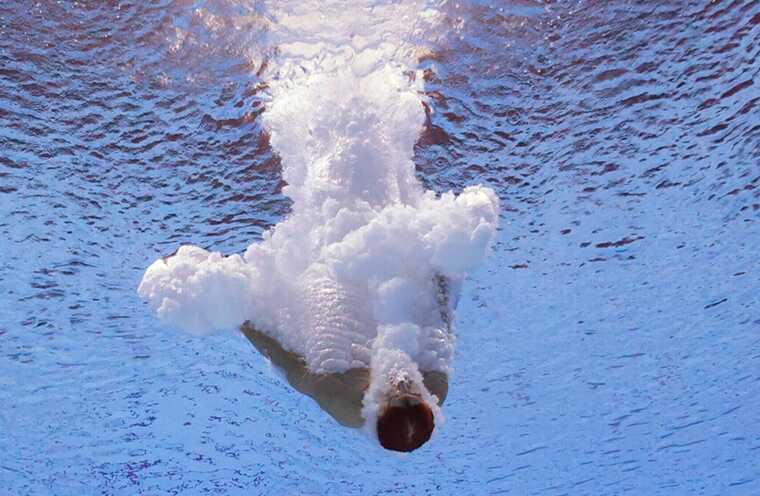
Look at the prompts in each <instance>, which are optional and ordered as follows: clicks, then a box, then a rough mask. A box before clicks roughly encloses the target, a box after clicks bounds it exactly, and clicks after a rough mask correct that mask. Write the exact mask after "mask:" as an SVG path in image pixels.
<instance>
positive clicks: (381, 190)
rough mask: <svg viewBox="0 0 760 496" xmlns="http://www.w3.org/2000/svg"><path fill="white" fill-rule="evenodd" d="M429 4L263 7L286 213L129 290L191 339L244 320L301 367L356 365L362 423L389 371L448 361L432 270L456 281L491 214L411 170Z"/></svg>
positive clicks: (270, 122) (413, 376) (479, 196)
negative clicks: (236, 242) (239, 245)
mask: <svg viewBox="0 0 760 496" xmlns="http://www.w3.org/2000/svg"><path fill="white" fill-rule="evenodd" d="M436 3H437V2H433V1H425V0H417V1H408V2H380V1H368V0H365V1H356V2H342V1H332V2H329V1H328V2H320V3H319V5H316V4H314V3H313V2H276V5H272V6H271V7H272V8H270V14H271V16H272V17H273V18H274V20H275V22H274V26H273V31H272V35H271V37H272V40H273V43H276V44H277V46H278V58H277V60H276V61H275V62H274V63H273V67H274V69H273V72H272V74H271V75H270V101H269V104H268V106H267V111H266V112H265V113H264V116H263V118H264V122H265V125H266V126H267V128H268V129H269V132H270V135H271V143H272V146H273V147H274V149H275V150H276V151H277V153H279V155H280V157H281V159H282V164H283V176H284V179H285V181H286V182H287V186H286V187H285V189H284V193H285V194H286V195H288V196H289V197H290V198H291V199H292V200H293V209H292V212H291V214H290V215H289V216H288V217H287V218H286V219H284V220H283V221H282V222H280V223H279V224H278V225H277V226H275V227H274V228H272V229H271V230H270V231H268V232H267V233H266V234H265V236H264V239H263V240H262V241H261V242H260V243H255V244H252V245H251V246H250V247H249V248H248V250H247V251H246V253H245V254H244V255H243V256H238V255H233V256H228V257H225V256H222V255H221V254H219V253H211V252H208V251H206V250H203V249H201V248H196V247H189V246H185V247H182V248H180V250H179V251H178V252H177V254H176V255H174V256H172V257H169V258H167V259H160V260H158V261H156V262H155V263H154V264H152V265H151V266H150V267H149V268H148V269H147V271H146V272H145V275H144V277H143V281H142V283H141V284H140V287H139V290H138V292H139V294H140V296H141V297H142V298H144V299H146V300H147V301H148V302H149V303H150V305H151V306H152V308H153V309H154V310H155V311H156V313H157V315H158V316H159V318H160V319H161V320H162V321H164V322H166V323H167V324H169V325H173V326H177V327H181V328H183V329H187V330H189V331H191V332H195V333H204V332H211V331H214V330H217V329H236V328H238V327H239V326H240V325H241V324H242V323H243V322H244V321H246V320H250V321H251V322H252V323H253V324H254V325H255V326H257V327H258V328H259V329H261V330H262V331H264V332H267V333H269V334H270V335H271V336H272V337H274V338H276V339H277V340H278V341H280V342H281V343H282V344H283V346H284V347H285V348H286V349H289V350H291V351H295V352H297V353H300V354H302V355H303V356H304V357H305V358H306V361H307V364H308V366H309V368H310V369H311V370H313V371H315V372H340V371H344V370H346V369H349V368H353V367H371V369H372V374H371V377H372V384H371V385H370V389H369V391H368V393H367V395H366V397H365V404H364V415H365V418H366V419H367V420H372V419H374V418H375V417H376V415H377V408H378V401H379V397H380V396H379V395H381V393H383V392H384V391H386V389H387V387H389V386H388V384H390V383H393V382H394V381H396V380H397V379H398V378H399V377H406V378H407V379H408V380H412V381H413V382H414V383H415V384H418V385H421V384H422V382H421V374H420V372H421V371H428V370H439V371H444V372H448V371H449V367H450V361H451V356H452V351H453V345H454V337H453V334H452V333H450V332H449V329H448V328H447V324H448V322H446V321H445V320H447V319H446V318H444V317H443V316H442V315H441V308H440V301H439V297H438V287H437V283H436V280H435V278H436V276H437V275H442V276H445V277H446V278H448V279H449V280H450V281H451V282H452V287H453V288H458V285H459V283H460V282H461V281H462V280H463V278H464V276H465V274H466V273H467V272H468V271H470V270H472V269H473V268H474V267H476V266H477V265H478V264H479V263H480V262H481V261H482V260H483V258H484V257H485V256H486V254H487V253H488V250H489V246H490V244H491V242H492V240H493V238H494V236H495V231H496V226H497V223H498V214H499V212H498V200H497V197H496V196H495V194H494V193H493V191H492V190H490V189H488V188H484V187H480V186H475V187H470V188H467V189H465V190H464V191H463V192H462V193H461V194H459V195H455V194H453V193H445V194H443V195H440V196H438V195H436V194H435V193H433V192H431V191H424V190H423V188H422V186H421V185H420V183H419V181H418V180H417V179H416V178H415V167H414V163H413V161H412V156H413V151H414V145H415V142H416V141H417V139H418V135H419V132H420V129H421V127H422V125H423V122H424V119H425V114H424V109H423V101H424V95H423V85H422V81H423V78H422V77H421V75H420V74H417V73H416V67H415V65H416V63H417V62H416V60H417V57H418V56H419V55H420V54H421V53H424V51H425V46H424V44H423V43H421V42H420V41H419V40H421V39H424V37H425V35H426V33H427V34H430V33H432V32H433V31H434V30H435V25H436V22H437V19H438V18H440V15H439V13H438V12H437V11H436V10H435V8H433V6H434V5H435V4H436ZM317 12H321V15H319V14H317ZM457 290H458V289H455V290H453V292H454V293H455V292H456V291H457ZM450 297H451V298H452V299H455V298H456V294H451V295H450ZM422 389H423V390H424V387H422ZM424 394H426V395H428V397H429V396H430V395H429V393H428V392H427V390H424ZM435 415H436V420H441V419H442V418H441V417H440V410H439V409H437V407H436V409H435ZM368 424H374V422H372V421H370V422H368Z"/></svg>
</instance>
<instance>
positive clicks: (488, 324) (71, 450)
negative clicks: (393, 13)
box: [0, 0, 760, 495]
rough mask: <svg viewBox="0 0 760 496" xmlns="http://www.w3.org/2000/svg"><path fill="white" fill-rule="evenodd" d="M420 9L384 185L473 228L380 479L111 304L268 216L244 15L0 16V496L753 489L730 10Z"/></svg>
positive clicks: (741, 180) (117, 5)
mask: <svg viewBox="0 0 760 496" xmlns="http://www.w3.org/2000/svg"><path fill="white" fill-rule="evenodd" d="M317 11H318V7H317V6H315V12H317ZM443 11H444V12H445V13H446V22H445V25H446V26H447V29H448V30H449V31H450V32H449V33H445V34H444V36H440V33H438V35H437V36H436V40H438V41H436V43H437V47H436V49H435V50H434V51H433V53H431V54H430V55H429V56H426V57H425V58H424V59H423V60H422V61H421V64H422V67H423V68H425V70H426V79H427V91H428V93H429V96H430V105H429V110H430V112H429V113H430V117H429V121H428V123H427V125H426V127H425V130H424V132H423V133H422V135H421V136H420V139H419V142H418V145H417V147H416V157H415V162H416V163H417V165H418V172H419V176H420V178H421V179H422V180H423V181H424V182H425V183H426V184H427V185H428V186H429V187H432V188H434V189H436V190H438V191H445V190H449V189H454V190H461V189H462V188H463V187H465V186H467V185H470V184H475V183H486V184H489V185H490V186H491V187H493V188H494V189H496V190H497V192H498V194H499V195H500V197H501V199H502V207H503V212H502V227H501V232H500V237H499V241H498V243H497V246H496V247H495V250H494V251H495V252H494V254H493V256H492V257H491V258H490V259H489V262H488V264H487V265H486V266H485V267H483V269H481V270H480V271H478V272H477V273H475V274H472V277H471V278H470V280H469V281H468V282H467V284H466V287H465V292H464V295H463V298H462V301H461V304H460V311H459V314H458V324H457V325H458V334H459V342H458V348H457V356H456V359H455V363H454V365H455V368H456V371H455V374H454V376H453V377H452V387H451V393H450V396H449V400H448V401H447V405H446V407H445V409H444V410H445V413H446V417H447V423H446V425H445V426H444V427H443V428H442V429H440V432H439V433H438V434H437V436H436V437H435V438H434V440H433V441H432V442H431V443H429V444H428V445H426V446H425V447H424V448H423V449H422V450H420V451H418V452H416V453H414V454H412V455H410V456H404V457H399V456H395V455H392V454H389V453H387V452H383V451H381V450H380V449H379V448H375V447H374V446H373V445H372V444H371V443H370V442H369V441H367V440H366V439H365V438H363V437H362V436H360V435H357V434H356V433H355V432H353V431H350V430H347V429H344V428H341V427H339V426H338V425H337V424H335V423H334V422H333V421H332V420H331V419H329V418H328V417H327V416H326V415H325V414H324V413H323V412H322V411H320V410H319V409H318V408H317V407H316V405H315V404H314V403H312V402H311V401H310V400H308V399H307V398H304V397H301V396H299V395H297V394H296V393H293V392H292V391H291V390H290V389H289V388H288V387H287V386H286V385H285V384H284V383H283V381H281V380H280V378H279V377H278V376H277V375H276V374H274V373H273V372H272V371H271V370H270V368H269V366H268V365H267V363H266V362H265V361H264V360H263V359H262V358H261V357H260V356H258V355H256V354H255V352H254V351H253V350H252V348H251V346H250V345H249V344H248V342H247V341H245V340H244V339H243V338H242V337H239V336H234V335H231V334H219V335H214V336H211V337H205V338H193V337H189V336H187V335H185V334H181V333H178V332H174V331H170V330H166V329H164V328H162V327H161V326H160V325H159V324H158V323H157V322H156V321H155V320H154V318H153V317H152V316H151V315H150V313H149V312H148V310H147V308H146V307H145V306H144V305H143V304H142V303H141V302H140V300H139V298H138V297H137V296H136V294H135V290H136V287H137V284H138V282H139V281H140V278H141V276H142V273H143V271H144V269H145V267H147V266H148V264H149V263H150V262H152V261H153V260H154V259H156V258H157V257H158V256H161V255H166V254H169V253H171V252H173V251H174V250H175V249H176V248H177V246H179V245H180V244H183V243H192V244H196V245H200V246H204V247H208V248H213V249H215V250H221V251H224V252H226V253H234V252H241V251H242V250H244V249H245V248H246V247H247V245H248V244H249V243H250V242H251V241H253V240H255V239H257V238H258V237H260V236H261V234H262V232H263V231H264V230H265V229H267V228H268V227H270V226H271V225H273V224H274V223H275V222H277V221H278V220H280V219H281V218H282V217H283V216H284V215H286V214H287V212H288V210H289V207H290V205H289V202H288V200H287V198H285V197H284V196H283V195H282V194H281V193H280V191H281V188H282V180H281V176H280V163H279V159H278V157H277V156H276V154H275V153H274V152H273V151H272V149H271V148H270V146H269V142H268V136H267V134H266V133H265V131H264V129H263V128H262V125H261V122H260V119H258V116H259V115H260V113H261V112H262V110H263V108H264V105H265V104H266V91H265V89H266V78H265V77H264V75H265V74H266V73H267V71H266V68H267V61H268V60H269V58H270V48H267V45H266V33H267V29H268V28H267V26H269V25H270V24H269V23H271V22H273V21H274V22H276V20H273V19H270V17H269V16H268V15H267V13H266V9H265V8H264V6H263V5H260V4H257V3H254V2H239V3H238V2H235V1H232V0H214V1H201V0H197V1H189V0H187V1H185V0H183V1H180V0H173V1H171V0H165V1H161V2H157V1H156V2H115V1H107V2H89V1H86V2H71V3H70V2H52V1H42V2H36V3H32V2H22V1H18V0H16V1H13V0H12V1H10V2H4V3H3V4H2V5H0V233H1V235H2V242H1V243H2V244H1V245H0V246H1V247H2V250H0V292H1V293H2V299H1V300H0V404H2V408H1V409H0V493H2V494H14V495H15V494H35V495H36V494H55V495H81V494H125V495H126V494H129V495H132V494H162V493H173V494H180V493H181V494H208V493H212V494H327V493H331V494H332V493H334V494H454V493H456V494H542V495H543V494H546V495H560V494H569V495H576V494H592V495H599V494H623V493H628V494H642V495H653V494H663V495H673V494H689V495H691V494H706V495H719V494H720V495H723V494H731V495H734V494H737V495H745V494H746V495H757V494H760V428H758V425H760V413H758V412H760V296H758V295H759V294H760V265H759V264H758V262H759V257H760V255H759V254H760V227H759V226H758V221H760V158H759V157H760V117H759V116H760V91H759V90H758V87H759V86H758V84H760V83H759V81H758V78H759V77H760V63H758V54H759V53H760V2H757V1H754V0H745V1H733V2H732V1H712V2H709V1H703V0H700V1H666V2H663V1H639V2H624V1H618V0H616V1H593V0H580V1H576V2H569V1H556V2H533V1H529V0H521V1H515V2H508V1H503V2H496V1H491V2H488V1H478V0H470V1H463V2H459V3H449V4H445V5H444V7H443Z"/></svg>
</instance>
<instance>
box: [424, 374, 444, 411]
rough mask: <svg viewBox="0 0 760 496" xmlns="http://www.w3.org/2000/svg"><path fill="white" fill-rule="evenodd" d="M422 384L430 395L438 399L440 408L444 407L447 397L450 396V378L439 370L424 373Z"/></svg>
mask: <svg viewBox="0 0 760 496" xmlns="http://www.w3.org/2000/svg"><path fill="white" fill-rule="evenodd" d="M422 382H423V383H424V384H425V387H426V388H427V390H428V391H430V394H433V395H435V396H436V397H437V398H438V406H443V402H444V401H446V396H448V395H449V376H448V374H446V373H445V372H440V371H438V370H428V371H422Z"/></svg>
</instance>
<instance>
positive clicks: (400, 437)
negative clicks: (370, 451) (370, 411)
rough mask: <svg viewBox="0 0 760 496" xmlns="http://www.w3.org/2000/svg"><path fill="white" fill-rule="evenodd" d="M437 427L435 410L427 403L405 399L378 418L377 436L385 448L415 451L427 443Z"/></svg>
mask: <svg viewBox="0 0 760 496" xmlns="http://www.w3.org/2000/svg"><path fill="white" fill-rule="evenodd" d="M434 428H435V421H434V420H433V411H432V410H431V409H430V407H429V406H427V405H426V404H425V403H421V402H419V401H416V402H410V401H404V402H402V404H401V405H394V406H389V407H387V408H386V409H385V410H383V412H382V413H381V414H380V417H379V418H378V419H377V438H378V439H379V440H380V444H381V445H382V446H383V448H385V449H388V450H393V451H414V450H416V449H417V448H419V447H420V446H422V445H423V444H425V443H426V442H427V441H428V439H430V435H431V434H432V433H433V429H434Z"/></svg>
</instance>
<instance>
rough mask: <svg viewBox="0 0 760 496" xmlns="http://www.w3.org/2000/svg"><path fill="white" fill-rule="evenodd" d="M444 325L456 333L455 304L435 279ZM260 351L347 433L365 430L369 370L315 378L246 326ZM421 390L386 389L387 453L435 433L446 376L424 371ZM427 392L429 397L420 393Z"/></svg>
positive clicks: (407, 385)
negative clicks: (436, 407) (344, 428)
mask: <svg viewBox="0 0 760 496" xmlns="http://www.w3.org/2000/svg"><path fill="white" fill-rule="evenodd" d="M433 282H434V287H435V288H437V295H436V300H437V303H438V307H439V311H440V317H441V321H442V322H443V323H444V324H445V327H446V331H447V332H449V333H451V332H452V312H453V310H454V306H455V304H456V302H455V299H454V298H452V297H451V296H452V289H451V284H450V282H449V281H448V280H447V279H446V278H445V277H443V276H440V275H436V276H435V277H434V281H433ZM240 330H241V331H242V332H243V334H244V335H245V336H246V337H247V338H248V339H249V340H250V341H251V343H253V345H254V346H255V347H256V349H257V350H258V351H259V352H260V353H261V354H262V355H264V356H265V357H267V358H268V359H269V360H270V361H271V363H272V364H273V365H274V366H276V367H277V368H278V369H280V370H281V371H282V372H283V373H284V375H285V378H286V379H287V381H288V382H289V383H290V385H291V386H292V387H293V388H294V389H296V390H297V391H299V392H301V393H303V394H305V395H307V396H310V397H311V398H313V399H314V400H315V401H316V402H317V404H318V405H319V406H320V407H321V408H322V409H323V410H324V411H326V412H327V413H329V414H330V415H331V416H332V417H333V418H334V419H335V420H337V421H338V422H339V423H340V424H342V425H344V426H346V427H352V428H361V427H363V426H364V425H365V418H364V416H363V414H362V408H363V404H364V396H365V394H367V391H368V388H369V385H370V380H371V369H370V368H369V367H361V368H349V369H348V370H345V371H343V372H330V373H328V372H324V373H315V372H312V371H311V370H310V369H309V368H308V366H307V360H306V359H305V357H303V356H301V355H299V354H297V353H293V352H290V351H287V350H285V349H284V348H283V346H282V345H281V344H280V343H278V342H277V340H275V339H273V338H272V337H270V336H268V335H267V334H265V333H264V332H262V331H260V330H258V329H256V328H255V327H254V326H253V325H252V324H251V323H250V322H246V323H245V324H243V325H242V326H241V329H240ZM420 372H421V375H422V384H417V383H416V382H415V381H414V380H412V379H410V378H408V377H401V378H400V379H398V380H392V381H390V382H391V383H390V384H386V385H384V387H383V390H382V393H381V396H380V399H379V411H378V412H377V423H376V426H375V429H376V433H377V438H378V440H379V441H380V444H381V445H382V446H383V447H384V448H385V449H388V450H393V451H403V452H409V451H414V450H416V449H417V448H419V447H420V446H422V445H423V444H425V443H426V442H427V441H428V440H429V439H430V436H431V434H432V433H433V430H434V429H435V420H434V415H433V410H432V408H431V407H432V406H433V405H431V404H429V401H430V398H433V400H434V401H436V402H437V405H438V406H441V405H442V404H443V402H444V400H445V399H446V396H447V394H448V387H449V385H448V375H447V374H446V373H444V372H441V371H438V370H429V371H425V370H421V371H420ZM422 388H425V389H426V390H427V391H426V392H427V393H429V394H424V393H425V391H422Z"/></svg>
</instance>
